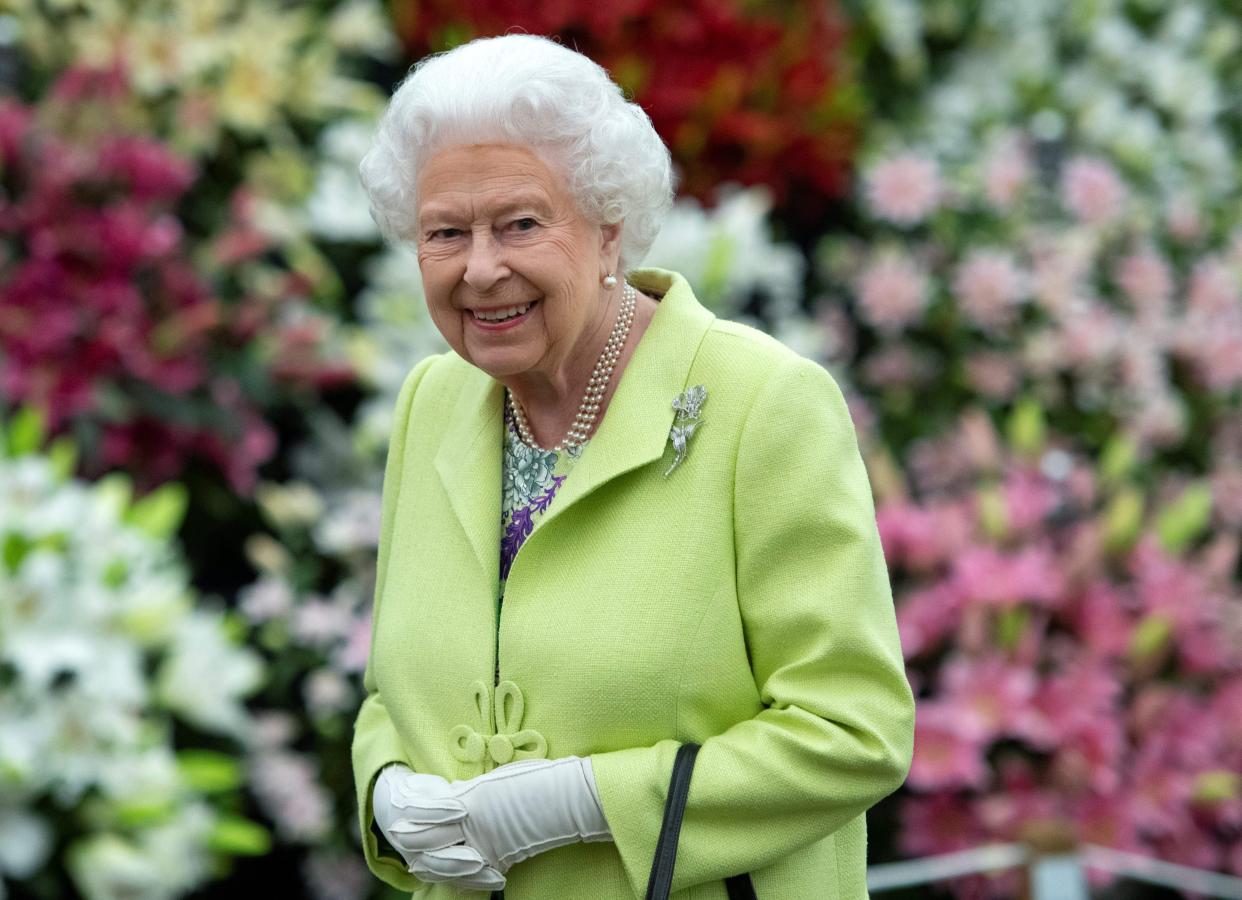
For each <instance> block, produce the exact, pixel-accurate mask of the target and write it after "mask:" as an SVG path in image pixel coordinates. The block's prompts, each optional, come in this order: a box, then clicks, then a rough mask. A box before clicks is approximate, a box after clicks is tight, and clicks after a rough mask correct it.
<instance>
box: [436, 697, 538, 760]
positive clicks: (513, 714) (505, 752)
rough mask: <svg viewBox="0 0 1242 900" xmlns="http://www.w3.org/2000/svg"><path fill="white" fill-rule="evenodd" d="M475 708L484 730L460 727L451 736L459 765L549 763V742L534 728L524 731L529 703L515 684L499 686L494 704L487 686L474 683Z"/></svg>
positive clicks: (466, 726) (454, 755)
mask: <svg viewBox="0 0 1242 900" xmlns="http://www.w3.org/2000/svg"><path fill="white" fill-rule="evenodd" d="M474 705H475V711H476V712H477V713H478V715H479V723H480V726H481V729H476V728H474V727H472V726H470V725H466V724H464V723H463V724H461V725H458V726H456V727H455V728H454V729H453V730H452V731H450V732H449V741H450V743H451V744H452V748H451V750H452V754H453V757H454V758H455V759H457V760H458V761H459V762H463V763H467V764H473V765H483V764H484V762H485V759H487V758H490V759H491V760H492V762H494V763H495V764H496V765H498V766H503V765H504V764H505V763H508V762H513V761H514V760H519V759H547V757H548V742H547V740H546V739H545V738H544V736H543V735H542V734H540V733H539V732H538V731H536V730H535V729H533V728H522V719H523V717H524V716H525V715H526V699H525V698H524V697H523V696H522V690H521V688H519V687H518V686H517V685H516V684H515V683H514V682H512V681H502V682H500V684H498V685H496V696H495V699H494V701H493V699H492V697H491V695H490V691H489V690H488V686H487V683H486V682H483V681H476V682H475V683H474Z"/></svg>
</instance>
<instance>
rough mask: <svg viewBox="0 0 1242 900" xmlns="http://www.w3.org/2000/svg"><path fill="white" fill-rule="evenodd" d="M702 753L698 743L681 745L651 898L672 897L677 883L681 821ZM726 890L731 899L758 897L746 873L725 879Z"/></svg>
mask: <svg viewBox="0 0 1242 900" xmlns="http://www.w3.org/2000/svg"><path fill="white" fill-rule="evenodd" d="M698 753H699V745H698V744H693V743H686V744H682V745H681V746H680V747H678V748H677V757H676V758H675V759H674V760H673V777H672V778H671V779H670V780H669V786H668V800H667V801H666V802H665V804H664V821H663V823H662V824H661V825H660V838H659V840H657V841H656V849H655V859H653V860H652V862H651V877H650V878H649V879H648V880H647V900H668V894H669V890H670V889H671V886H672V884H673V868H674V867H675V866H676V865H677V841H678V839H679V838H680V837H681V820H682V817H683V816H684V815H685V812H686V797H688V796H689V794H690V776H691V775H692V774H693V773H694V758H695V757H696V756H698ZM725 889H726V890H727V891H728V892H729V900H756V897H755V888H754V885H753V884H751V881H750V875H748V874H746V873H742V874H741V875H734V876H732V877H730V878H727V879H725Z"/></svg>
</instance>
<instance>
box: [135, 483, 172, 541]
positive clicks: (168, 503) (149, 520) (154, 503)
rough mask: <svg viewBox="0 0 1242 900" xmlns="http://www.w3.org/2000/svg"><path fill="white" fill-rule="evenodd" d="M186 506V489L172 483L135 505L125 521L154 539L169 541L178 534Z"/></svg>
mask: <svg viewBox="0 0 1242 900" xmlns="http://www.w3.org/2000/svg"><path fill="white" fill-rule="evenodd" d="M186 504H187V494H186V490H185V487H184V486H182V485H180V484H177V483H176V482H170V483H168V484H165V485H163V486H162V487H160V488H158V489H156V490H154V491H152V492H151V493H149V494H147V496H145V497H143V498H142V499H141V500H139V501H138V502H137V503H135V504H134V505H133V506H132V507H131V508H130V510H129V512H128V513H127V514H126V516H125V520H126V521H127V522H128V523H129V524H130V525H132V526H134V527H135V528H137V529H138V530H139V531H143V532H146V533H147V534H149V535H151V537H153V538H160V539H167V538H170V537H172V536H173V534H175V533H176V531H177V528H178V527H180V525H181V521H182V519H184V518H185V509H186Z"/></svg>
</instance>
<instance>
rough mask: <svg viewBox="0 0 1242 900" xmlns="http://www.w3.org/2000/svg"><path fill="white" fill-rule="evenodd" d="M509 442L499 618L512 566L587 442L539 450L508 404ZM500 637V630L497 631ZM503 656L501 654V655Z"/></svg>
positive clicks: (504, 480)
mask: <svg viewBox="0 0 1242 900" xmlns="http://www.w3.org/2000/svg"><path fill="white" fill-rule="evenodd" d="M504 408H505V446H504V454H503V459H504V462H503V464H502V466H501V470H502V471H501V482H500V485H501V489H500V494H501V499H500V535H501V537H500V596H499V597H498V598H497V599H496V622H497V624H499V622H500V606H501V604H502V603H504V598H505V582H506V581H507V580H508V578H509V568H510V566H512V565H513V559H514V557H516V556H517V552H518V549H519V548H520V547H521V546H522V543H523V542H524V541H525V540H526V539H527V538H528V537H530V533H531V531H532V530H533V529H534V527H535V522H536V521H538V520H539V518H540V517H541V516H542V515H543V514H544V513H545V512H547V511H548V507H550V506H551V505H552V498H553V497H555V496H556V492H557V491H558V490H560V488H561V485H562V484H564V483H565V479H566V477H568V475H569V470H570V469H572V468H573V466H574V463H576V462H577V461H578V457H580V456H581V455H582V451H583V450H584V449H585V447H586V445H585V444H579V445H578V446H575V447H570V448H568V449H567V450H565V451H564V452H562V453H554V452H553V451H551V450H538V449H535V448H534V447H529V446H527V445H526V444H524V443H523V442H522V438H521V437H520V436H519V435H518V430H517V423H516V422H514V421H513V416H512V415H511V414H510V412H509V404H508V403H506V404H505V407H504ZM496 639H497V641H499V640H500V634H499V631H497V635H496ZM497 659H499V656H498V657H497Z"/></svg>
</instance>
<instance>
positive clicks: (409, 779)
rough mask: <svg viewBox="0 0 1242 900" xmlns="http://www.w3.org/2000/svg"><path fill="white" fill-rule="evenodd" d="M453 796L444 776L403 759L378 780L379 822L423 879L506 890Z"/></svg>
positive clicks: (376, 810) (376, 807)
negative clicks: (472, 839) (474, 843)
mask: <svg viewBox="0 0 1242 900" xmlns="http://www.w3.org/2000/svg"><path fill="white" fill-rule="evenodd" d="M461 783H462V782H454V783H453V784H461ZM451 794H452V785H450V783H449V782H448V781H447V780H446V779H444V778H441V777H440V776H439V775H424V774H421V773H419V772H415V771H413V770H412V769H410V768H409V767H408V766H405V765H401V764H400V763H397V764H394V765H390V766H387V767H386V768H384V769H383V771H381V772H380V774H379V777H378V778H376V780H375V791H374V802H373V806H374V813H375V822H376V824H378V825H379V827H380V829H381V830H382V831H383V832H384V837H385V838H387V840H388V843H390V844H392V846H393V847H394V848H395V849H396V850H397V852H398V853H400V854H401V856H402V858H403V859H405V862H406V869H407V871H409V873H410V874H411V875H413V876H414V877H415V878H418V879H419V880H420V881H426V882H442V883H450V884H453V885H455V886H456V887H460V888H464V889H467V890H474V891H498V890H501V889H503V888H504V886H505V877H504V875H503V874H501V873H500V872H499V871H497V870H496V869H495V868H494V867H493V866H491V865H489V864H488V862H487V860H486V859H485V858H484V857H483V855H482V854H481V853H480V852H479V851H478V850H477V849H475V848H474V847H471V846H469V845H468V844H467V843H466V842H465V834H464V831H463V829H462V828H461V827H460V825H459V824H458V823H460V822H461V821H462V820H463V819H465V817H466V811H465V808H464V807H463V806H462V804H461V803H459V802H458V801H456V800H453V799H452V797H451ZM455 824H458V827H456V828H454V827H453V826H454V825H455Z"/></svg>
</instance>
